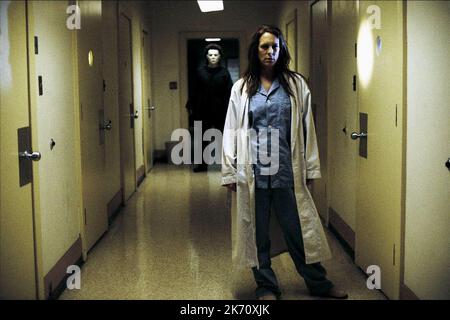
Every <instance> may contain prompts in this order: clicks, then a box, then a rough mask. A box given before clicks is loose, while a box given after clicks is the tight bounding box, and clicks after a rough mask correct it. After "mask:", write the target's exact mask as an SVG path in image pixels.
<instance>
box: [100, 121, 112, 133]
mask: <svg viewBox="0 0 450 320" xmlns="http://www.w3.org/2000/svg"><path fill="white" fill-rule="evenodd" d="M111 129H112V124H111V120H109V122H106V121H105V123H103V125H102V126H100V130H108V131H110V130H111Z"/></svg>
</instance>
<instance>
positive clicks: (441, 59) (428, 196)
mask: <svg viewBox="0 0 450 320" xmlns="http://www.w3.org/2000/svg"><path fill="white" fill-rule="evenodd" d="M449 29H450V4H449V2H446V1H409V2H408V3H407V37H408V43H407V52H408V53H407V60H408V66H407V81H408V89H407V101H408V112H407V128H408V129H407V149H406V150H407V152H406V156H407V158H406V216H405V270H404V283H405V285H406V286H407V287H408V288H409V289H411V290H412V291H413V292H414V293H415V294H416V295H417V296H418V297H419V298H420V299H450V273H449V270H448V268H449V266H450V250H449V244H450V204H449V201H448V196H449V194H450V172H449V171H448V170H447V169H446V168H445V167H444V162H445V161H446V160H447V158H448V157H449V156H450V149H449V141H450V129H449V126H448V125H449V123H448V121H449V119H450V105H449V101H450V91H449V90H448V83H449V82H450V76H449V73H448V71H449V70H450V60H449V59H448V53H449V52H450V35H449V33H448V30H449Z"/></svg>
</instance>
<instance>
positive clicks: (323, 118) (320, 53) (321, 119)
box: [310, 0, 328, 221]
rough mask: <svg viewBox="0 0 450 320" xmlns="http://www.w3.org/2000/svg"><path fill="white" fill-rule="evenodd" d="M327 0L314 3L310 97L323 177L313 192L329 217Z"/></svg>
mask: <svg viewBox="0 0 450 320" xmlns="http://www.w3.org/2000/svg"><path fill="white" fill-rule="evenodd" d="M327 34H328V27H327V1H325V0H320V1H318V2H316V3H314V4H313V6H312V72H311V83H310V86H311V99H312V108H313V114H314V120H315V126H316V135H317V145H318V148H319V157H320V169H321V173H322V179H318V180H315V181H314V184H313V185H312V195H313V197H314V201H315V204H316V207H317V210H318V211H319V214H320V216H321V217H322V218H323V219H325V221H327V220H328V210H327V194H326V192H327V175H328V165H327Z"/></svg>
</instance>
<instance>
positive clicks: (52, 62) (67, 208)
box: [30, 1, 82, 274]
mask: <svg viewBox="0 0 450 320" xmlns="http://www.w3.org/2000/svg"><path fill="white" fill-rule="evenodd" d="M30 4H31V5H32V6H33V15H34V19H33V21H34V31H33V32H34V36H36V38H37V50H35V52H34V57H35V68H36V75H37V76H38V77H39V79H41V80H40V81H41V82H42V85H41V89H42V90H41V92H39V93H37V94H35V95H36V96H37V97H36V101H37V110H38V111H39V112H38V113H37V119H36V125H37V127H38V128H39V133H38V141H39V151H40V152H41V153H42V160H41V161H40V162H39V186H40V188H39V190H40V196H39V198H40V208H41V213H42V214H41V217H42V218H41V219H42V221H41V228H42V234H44V235H45V237H43V238H42V250H43V255H44V257H45V259H44V260H43V271H44V274H47V273H48V272H49V271H50V269H51V268H52V267H53V266H54V265H55V264H56V263H57V262H58V260H59V259H60V258H61V256H63V255H64V254H65V253H66V251H67V250H68V249H69V248H70V247H71V245H72V244H73V243H74V242H75V241H76V240H77V239H78V237H79V233H80V228H79V220H80V213H81V209H82V208H81V185H80V181H79V180H80V179H79V174H78V173H79V172H80V171H79V170H80V151H79V145H78V134H79V128H78V127H77V124H78V121H76V120H75V90H74V86H73V83H74V71H75V70H74V68H73V63H72V57H73V56H74V50H75V45H74V43H73V36H74V35H75V31H72V30H69V29H67V28H66V26H65V25H64V24H61V12H64V11H65V10H66V8H67V6H68V2H67V1H56V2H55V1H32V2H30ZM36 81H37V80H36ZM55 240H57V241H55Z"/></svg>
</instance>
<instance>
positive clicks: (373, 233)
mask: <svg viewBox="0 0 450 320" xmlns="http://www.w3.org/2000/svg"><path fill="white" fill-rule="evenodd" d="M402 5H403V4H402V2H400V1H398V2H397V1H360V2H359V25H358V53H357V64H358V80H359V81H358V85H359V90H358V107H359V118H360V128H359V131H360V132H359V133H366V134H367V137H361V138H359V139H357V140H355V142H356V143H358V144H360V152H361V154H360V156H359V163H358V165H359V178H358V188H357V216H356V263H357V264H358V265H359V266H360V267H361V268H362V269H363V270H366V269H367V267H368V266H370V265H377V266H379V267H380V270H381V290H382V291H383V292H384V293H385V294H386V295H387V296H388V297H390V298H392V299H397V298H398V297H399V270H400V251H401V248H400V223H401V199H402V196H401V194H402V146H403V125H402V123H403V112H402V110H403V76H402V75H403V9H402ZM369 6H371V7H369ZM377 12H378V13H379V14H377ZM365 122H367V125H366V124H365ZM357 133H358V132H357Z"/></svg>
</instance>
